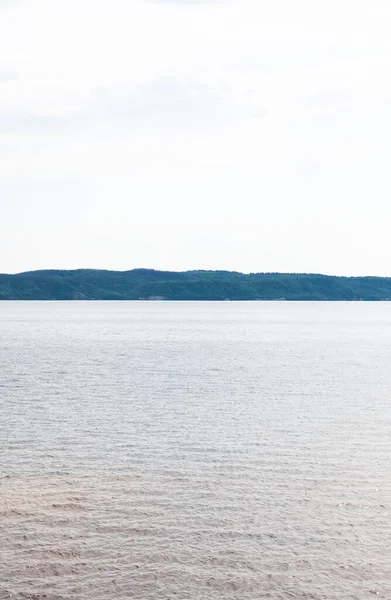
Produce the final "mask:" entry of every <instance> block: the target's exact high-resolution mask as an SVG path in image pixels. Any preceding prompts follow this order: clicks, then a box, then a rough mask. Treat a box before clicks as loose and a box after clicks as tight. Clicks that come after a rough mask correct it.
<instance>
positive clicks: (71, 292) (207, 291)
mask: <svg viewBox="0 0 391 600" xmlns="http://www.w3.org/2000/svg"><path fill="white" fill-rule="evenodd" d="M156 299H157V300H159V299H161V300H391V278H390V277H334V276H328V275H308V274H291V273H288V274H284V273H251V274H247V275H245V274H243V273H236V272H230V271H186V272H174V271H155V270H152V269H134V270H132V271H101V270H96V269H79V270H76V271H60V270H51V271H32V272H29V273H19V274H17V275H1V274H0V300H156Z"/></svg>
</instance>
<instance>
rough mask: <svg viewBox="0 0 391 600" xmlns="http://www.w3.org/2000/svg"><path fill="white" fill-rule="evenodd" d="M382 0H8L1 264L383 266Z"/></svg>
mask: <svg viewBox="0 0 391 600" xmlns="http://www.w3.org/2000/svg"><path fill="white" fill-rule="evenodd" d="M390 31H391V2H390V1H389V0H328V1H327V2H326V1H320V0H319V1H315V0H294V1H293V0H268V1H263V0H175V1H174V0H66V1H60V0H57V1H56V0H0V208H1V211H0V272H18V271H22V270H30V269H41V268H78V267H94V268H108V269H121V270H123V269H131V268H134V267H152V268H157V269H175V270H185V269H194V268H202V269H229V270H239V271H245V272H248V271H286V272H291V271H295V272H297V271H300V272H323V273H335V274H362V275H364V274H378V275H390V276H391V241H390V240H391V235H390V229H391V36H390Z"/></svg>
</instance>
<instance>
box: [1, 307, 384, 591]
mask: <svg viewBox="0 0 391 600" xmlns="http://www.w3.org/2000/svg"><path fill="white" fill-rule="evenodd" d="M390 359H391V303H328V302H324V303H311V302H309V303H287V302H270V303H269V302H253V303H251V302H248V303H247V302H243V303H234V302H221V303H220V302H215V303H209V302H199V303H193V302H188V303H185V302H183V303H181V302H178V303H177V302H133V303H132V302H122V303H117V302H80V303H77V302H63V303H60V302H47V303H43V302H19V303H17V302H1V303H0V361H1V362H0V364H1V369H0V600H5V599H7V598H13V599H16V600H21V599H22V598H34V599H35V600H38V599H39V600H40V599H41V598H42V599H43V598H46V599H48V600H60V599H65V598H67V599H69V598H72V599H73V598H77V599H80V600H84V599H89V598H94V599H95V600H97V599H102V600H103V599H105V600H110V599H116V600H118V599H125V598H137V599H140V600H141V599H144V600H145V599H153V600H155V599H156V600H161V599H169V598H170V599H172V598H178V599H189V600H190V599H191V600H193V599H200V600H201V599H205V600H208V599H210V600H215V599H216V600H217V599H219V600H220V599H225V600H227V599H228V600H229V599H241V600H246V599H247V600H254V599H255V598H257V599H258V598H269V599H271V600H288V599H306V600H307V599H314V600H331V599H332V600H335V599H336V598H343V599H344V600H345V599H347V600H348V599H363V598H364V599H368V598H373V597H378V598H387V599H389V598H391V555H390V553H391V551H390V548H391V522H390V518H391V469H390V464H391V369H390Z"/></svg>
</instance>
